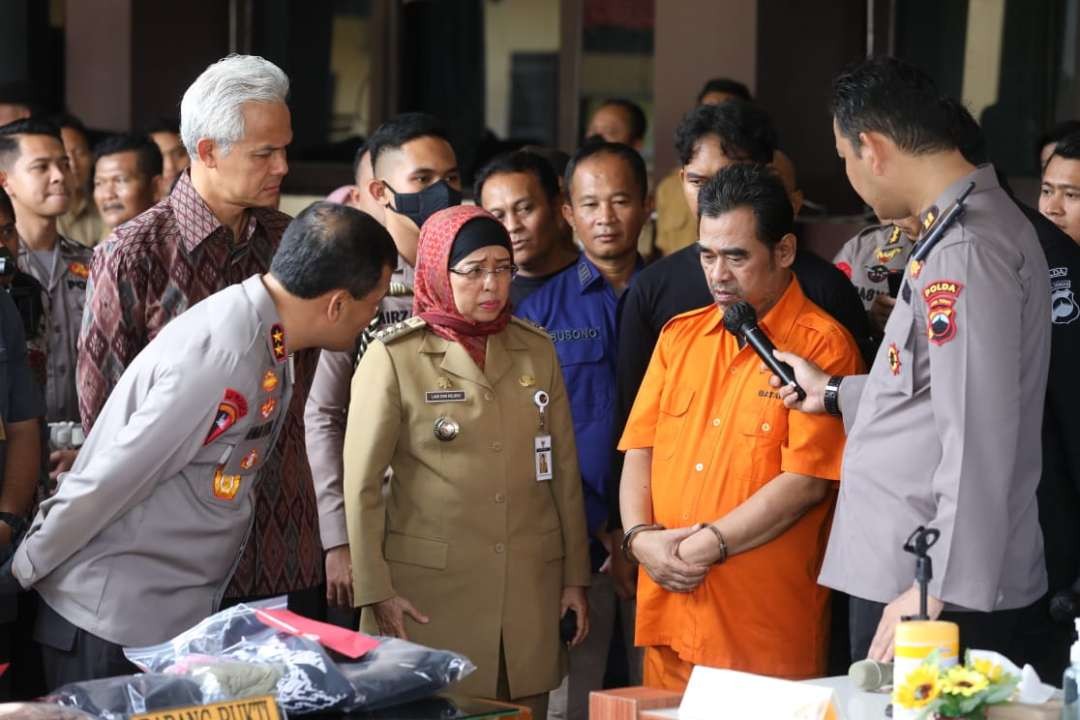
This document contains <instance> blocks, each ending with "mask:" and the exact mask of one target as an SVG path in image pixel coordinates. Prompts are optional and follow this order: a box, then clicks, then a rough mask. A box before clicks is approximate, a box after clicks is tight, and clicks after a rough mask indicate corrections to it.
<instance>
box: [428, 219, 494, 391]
mask: <svg viewBox="0 0 1080 720" xmlns="http://www.w3.org/2000/svg"><path fill="white" fill-rule="evenodd" d="M477 218H490V219H491V220H492V221H493V222H496V223H497V222H498V220H496V219H495V218H494V216H492V215H491V214H490V213H488V212H487V211H486V210H484V209H483V208H479V207H476V206H475V205H456V206H454V207H449V208H446V209H445V210H440V211H439V212H437V213H435V214H434V215H432V216H431V217H430V218H428V220H427V222H425V223H424V226H423V227H422V228H420V241H419V243H418V244H417V248H416V280H415V283H414V285H413V315H416V316H418V317H421V318H423V319H424V320H425V321H427V324H428V326H429V327H430V328H431V331H432V332H433V333H435V334H436V335H438V336H439V337H441V338H445V339H447V340H450V341H451V342H456V343H459V344H460V345H462V346H463V347H464V348H465V350H466V351H467V352H468V353H469V356H470V357H471V358H472V359H473V361H474V362H475V363H476V364H477V366H478V367H479V368H480V369H481V370H483V369H484V358H485V355H486V351H487V339H488V336H489V335H494V334H495V333H498V332H501V331H502V330H503V329H504V328H505V327H506V325H507V323H509V322H510V303H509V301H507V303H506V305H505V306H504V307H503V309H502V312H500V313H499V316H498V317H497V318H495V319H494V320H491V321H488V322H481V323H478V322H473V321H472V320H469V319H467V318H466V317H465V316H464V315H462V314H461V313H460V312H458V309H457V305H456V304H455V303H454V293H453V290H451V288H450V267H449V264H450V251H451V249H452V248H453V246H454V240H455V238H457V235H458V233H459V232H460V231H461V228H462V226H463V225H464V224H465V223H467V222H469V221H470V220H475V219H477ZM499 227H502V225H501V224H500V226H499Z"/></svg>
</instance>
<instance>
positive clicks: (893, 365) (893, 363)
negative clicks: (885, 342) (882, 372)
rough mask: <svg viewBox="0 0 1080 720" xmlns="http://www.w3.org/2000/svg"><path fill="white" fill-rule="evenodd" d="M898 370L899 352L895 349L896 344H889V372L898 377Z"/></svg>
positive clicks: (899, 368)
mask: <svg viewBox="0 0 1080 720" xmlns="http://www.w3.org/2000/svg"><path fill="white" fill-rule="evenodd" d="M900 370H901V367H900V350H899V349H898V348H897V347H896V343H889V372H891V373H892V374H893V375H899V374H900Z"/></svg>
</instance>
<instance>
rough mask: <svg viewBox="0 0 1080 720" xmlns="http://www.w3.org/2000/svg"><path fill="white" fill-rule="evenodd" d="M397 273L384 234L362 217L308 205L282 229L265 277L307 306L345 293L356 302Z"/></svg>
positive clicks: (387, 235)
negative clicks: (386, 272)
mask: <svg viewBox="0 0 1080 720" xmlns="http://www.w3.org/2000/svg"><path fill="white" fill-rule="evenodd" d="M394 267H397V248H396V247H395V246H394V241H393V240H391V239H390V233H388V232H387V231H386V228H384V227H383V226H382V225H380V224H379V223H378V221H376V220H375V218H373V217H371V216H370V215H368V214H367V213H364V212H361V211H359V210H356V209H355V208H351V207H349V206H348V205H339V204H337V203H329V202H316V203H312V204H311V205H308V206H307V207H306V208H305V209H304V210H303V211H302V212H301V213H300V214H299V215H297V216H296V218H295V219H294V220H293V221H292V222H291V223H289V227H287V228H285V233H284V234H283V235H282V236H281V243H280V244H279V245H278V249H277V252H275V253H274V259H273V260H272V261H271V263H270V273H271V274H272V275H273V276H274V277H275V278H277V279H278V281H279V282H280V283H281V284H282V285H283V286H284V287H285V289H286V290H288V291H289V292H290V293H292V294H293V295H296V296H297V297H301V298H304V299H308V300H310V299H311V298H316V297H318V296H320V295H322V294H324V293H328V292H330V291H332V290H347V291H348V292H349V294H350V295H352V296H353V297H354V298H356V299H357V300H359V299H360V298H362V297H364V296H365V295H367V294H368V293H370V292H371V291H372V290H374V289H375V287H376V285H378V284H379V280H380V279H381V278H382V274H383V269H384V268H394Z"/></svg>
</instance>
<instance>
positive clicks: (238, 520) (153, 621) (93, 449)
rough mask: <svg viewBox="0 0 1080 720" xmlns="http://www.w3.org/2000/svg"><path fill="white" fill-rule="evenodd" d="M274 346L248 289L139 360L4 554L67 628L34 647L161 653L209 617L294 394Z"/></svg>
mask: <svg viewBox="0 0 1080 720" xmlns="http://www.w3.org/2000/svg"><path fill="white" fill-rule="evenodd" d="M286 343H287V340H286V338H285V337H284V330H283V329H282V328H281V325H280V319H279V318H278V315H277V310H276V309H275V306H274V303H273V301H272V299H271V297H270V295H269V293H267V291H266V288H265V287H264V285H263V283H262V279H261V277H260V276H253V277H251V278H249V279H248V280H246V281H245V282H244V283H242V284H239V285H233V286H231V287H228V288H226V289H225V290H222V291H221V292H219V293H217V294H215V295H212V296H211V297H209V298H207V299H206V300H204V301H203V302H200V303H198V304H197V305H195V306H194V307H192V308H191V309H190V310H188V311H187V312H185V313H184V314H182V315H180V316H179V317H178V318H177V319H176V320H174V321H173V322H171V323H170V324H169V325H167V326H166V327H165V328H163V329H162V331H161V332H160V333H159V334H158V335H157V337H155V338H154V340H152V341H151V342H150V344H149V345H147V346H146V347H145V348H144V349H143V351H142V352H141V353H139V355H138V356H137V357H136V358H135V360H134V361H133V362H132V363H131V365H130V366H129V367H128V368H127V370H126V371H125V372H124V374H123V376H122V377H121V378H120V381H119V383H117V385H116V387H115V389H114V390H113V391H112V393H111V394H110V396H109V399H108V401H107V402H106V403H105V407H104V408H103V410H102V412H101V414H100V416H99V417H98V420H97V422H96V423H95V424H94V429H93V431H92V432H91V433H90V436H89V437H88V438H87V440H86V444H85V445H84V446H83V448H82V451H81V452H80V453H79V457H78V459H77V460H76V462H75V466H74V467H73V468H72V469H71V472H69V473H67V474H66V475H64V476H63V481H62V482H61V483H60V487H59V490H58V492H57V493H56V495H54V496H53V497H51V498H49V499H48V500H47V501H46V502H45V503H43V504H42V506H41V509H40V511H39V512H38V514H37V517H36V518H35V519H34V522H33V525H32V526H31V528H30V530H29V533H28V534H27V537H26V539H25V540H24V541H23V542H22V544H21V545H20V546H19V548H18V550H17V551H16V553H15V557H14V562H13V566H12V568H13V573H14V575H15V577H16V578H17V579H18V581H19V583H20V584H21V585H22V586H23V587H26V588H30V587H33V588H34V589H35V590H37V591H38V593H39V594H40V595H41V597H42V599H43V600H44V601H45V603H46V604H47V605H48V606H49V607H50V608H51V609H52V610H53V611H55V613H56V615H57V616H58V618H59V619H62V620H63V621H66V622H67V623H70V625H71V626H72V628H71V632H66V633H65V632H63V631H62V629H60V630H58V629H57V628H43V629H42V632H41V633H39V634H38V639H39V640H44V641H45V642H46V643H47V644H49V643H51V644H52V646H53V647H56V648H57V649H58V650H63V651H72V650H73V648H72V645H73V644H74V640H75V631H76V630H82V631H85V632H88V633H90V634H92V635H94V636H96V637H97V638H101V639H103V640H105V641H107V642H109V643H115V644H117V645H146V644H151V643H159V642H162V641H164V640H167V639H169V638H171V637H173V636H174V635H176V634H178V633H180V632H181V631H183V630H185V629H187V628H188V627H190V626H192V625H194V624H195V623H197V622H199V621H200V620H202V619H203V618H205V617H206V616H207V615H210V614H211V613H213V612H215V611H216V610H217V609H218V605H219V603H220V601H221V597H222V595H223V594H224V592H225V587H226V585H227V584H228V582H229V578H230V576H231V575H232V572H233V569H234V568H235V565H236V562H237V560H238V558H239V557H240V553H241V551H242V550H243V546H244V543H245V542H246V538H247V536H248V533H249V531H250V528H251V523H252V518H253V507H254V496H253V490H254V484H255V479H256V476H257V473H258V472H259V469H260V468H261V467H262V464H263V461H264V459H265V458H266V456H267V453H268V451H269V450H270V449H271V448H272V446H273V443H274V440H275V439H276V437H277V434H278V431H279V430H280V428H281V421H282V419H283V418H284V417H285V413H284V408H286V407H287V406H288V403H289V399H290V396H291V393H292V370H291V365H290V363H291V360H290V359H289V357H288V352H287V345H286ZM65 644H66V645H67V647H63V645H65ZM58 646H59V647H58ZM79 649H80V648H79V647H75V648H74V652H78V651H79Z"/></svg>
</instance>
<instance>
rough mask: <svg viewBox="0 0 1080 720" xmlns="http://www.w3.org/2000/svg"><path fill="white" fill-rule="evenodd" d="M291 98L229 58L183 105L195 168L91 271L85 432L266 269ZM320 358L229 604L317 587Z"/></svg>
mask: <svg viewBox="0 0 1080 720" xmlns="http://www.w3.org/2000/svg"><path fill="white" fill-rule="evenodd" d="M288 91H289V79H288V78H287V77H286V76H285V73H284V72H282V71H281V69H280V68H278V67H277V66H275V65H274V64H273V63H271V62H269V61H267V60H264V59H263V58H261V57H256V56H251V55H230V56H229V57H227V58H225V59H223V60H220V61H219V62H216V63H214V64H212V65H210V66H209V67H208V68H207V69H206V70H205V71H204V72H203V73H202V74H201V75H200V76H199V77H198V78H197V79H196V80H195V82H194V83H192V84H191V87H189V88H188V89H187V91H186V92H185V93H184V97H183V100H182V101H181V103H180V114H181V120H180V131H181V137H182V139H183V142H184V146H185V147H186V148H187V151H188V154H189V155H190V157H191V167H190V168H189V169H188V170H186V171H185V172H184V173H183V174H182V175H181V176H180V177H179V178H178V180H177V182H176V186H175V188H174V189H173V191H172V193H171V194H170V195H168V196H167V197H166V198H165V199H164V200H162V201H161V202H159V203H158V204H157V205H155V206H154V207H152V208H150V209H149V210H147V211H146V212H144V213H142V214H141V215H139V216H137V217H136V218H134V219H132V220H131V221H130V222H127V223H124V224H123V225H122V226H120V227H118V228H116V230H115V231H114V232H113V233H112V235H110V236H109V237H108V238H107V239H106V240H105V241H104V242H103V243H102V244H101V245H100V246H99V247H98V248H97V251H96V252H95V254H94V259H93V262H92V263H91V268H90V286H89V288H88V289H87V300H86V313H85V316H84V318H83V326H82V333H81V335H80V341H79V362H78V386H79V406H80V411H81V417H82V422H83V426H84V427H85V429H86V432H87V433H88V434H89V432H90V429H91V427H92V426H93V424H94V422H95V421H96V419H97V417H98V413H99V412H100V411H101V409H102V406H103V405H104V404H105V401H106V399H107V398H108V396H109V393H110V392H111V391H112V389H113V387H114V386H115V385H116V383H117V381H118V380H119V379H120V376H121V374H122V373H123V371H124V369H125V368H126V367H127V366H128V365H130V364H131V362H132V360H133V359H134V357H135V356H136V355H137V354H138V353H139V351H140V350H142V349H143V348H144V347H145V346H146V345H147V344H148V343H149V342H150V341H151V340H153V339H154V337H155V336H156V335H157V334H158V333H159V332H160V331H161V329H162V328H163V327H164V326H165V325H166V324H168V323H169V322H171V321H172V320H173V319H175V318H176V317H177V316H178V315H180V314H181V313H183V312H184V311H185V310H187V308H188V307H190V306H191V305H194V304H195V303H197V302H199V301H200V300H202V299H203V298H205V297H207V296H209V295H211V294H213V293H215V292H217V291H219V290H221V289H222V288H224V287H226V286H228V285H232V284H234V283H239V282H242V281H244V280H246V279H247V278H249V277H251V276H252V275H254V274H256V273H265V272H266V271H267V269H268V268H269V267H270V258H271V257H272V256H273V254H274V250H275V249H276V248H277V246H278V242H279V241H280V240H281V235H282V232H284V230H285V227H286V225H288V223H289V217H288V216H287V215H284V214H283V213H280V212H278V211H277V210H275V209H274V208H275V207H276V206H277V203H278V197H279V195H280V192H281V182H282V179H283V178H284V177H285V174H286V172H288V164H287V162H286V158H285V148H286V147H287V146H288V145H289V143H290V142H291V141H292V126H291V122H290V115H289V109H288V107H287V106H286V104H285V100H286V96H287V94H288ZM317 359H318V353H317V351H307V352H300V353H296V354H295V355H294V361H295V370H296V384H295V387H296V392H295V393H294V394H293V397H292V401H291V403H290V405H289V407H288V409H287V410H288V412H287V413H286V418H285V420H284V423H285V425H284V428H283V430H282V432H281V435H280V437H279V440H278V442H277V443H276V444H275V445H274V447H273V449H272V450H271V452H270V456H269V457H268V458H267V459H266V462H265V463H264V464H263V465H262V469H261V470H260V471H259V472H260V476H259V492H258V493H257V495H258V497H257V506H256V511H255V515H256V518H255V526H254V529H253V531H252V534H251V540H250V541H249V542H248V545H247V549H246V551H245V553H244V555H243V557H242V558H241V560H240V562H239V564H238V565H237V568H236V572H235V574H234V575H233V580H232V583H231V585H230V587H229V590H228V592H227V593H226V598H234V599H235V598H241V597H243V598H250V597H256V596H270V595H278V594H283V593H287V592H293V591H298V590H307V589H312V590H313V589H314V588H316V587H317V586H318V585H319V583H320V582H321V581H322V553H321V548H320V543H319V537H318V513H317V510H316V501H315V493H314V490H313V489H312V484H311V474H310V470H309V469H308V464H307V459H306V456H305V453H304V433H303V411H304V398H305V397H306V396H307V390H308V387H309V385H310V381H311V376H312V375H313V374H314V370H315V363H316V362H317ZM252 411H253V412H258V411H259V407H258V406H255V407H254V408H252ZM310 595H311V596H312V597H314V598H316V599H317V598H318V595H317V593H315V592H314V591H313V592H311V593H310ZM298 597H299V596H298ZM296 599H297V597H294V598H293V600H294V601H295V600H296ZM315 602H317V600H316V601H315ZM294 609H296V610H298V611H307V613H308V614H310V612H311V611H308V610H307V608H306V607H295V606H294Z"/></svg>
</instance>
